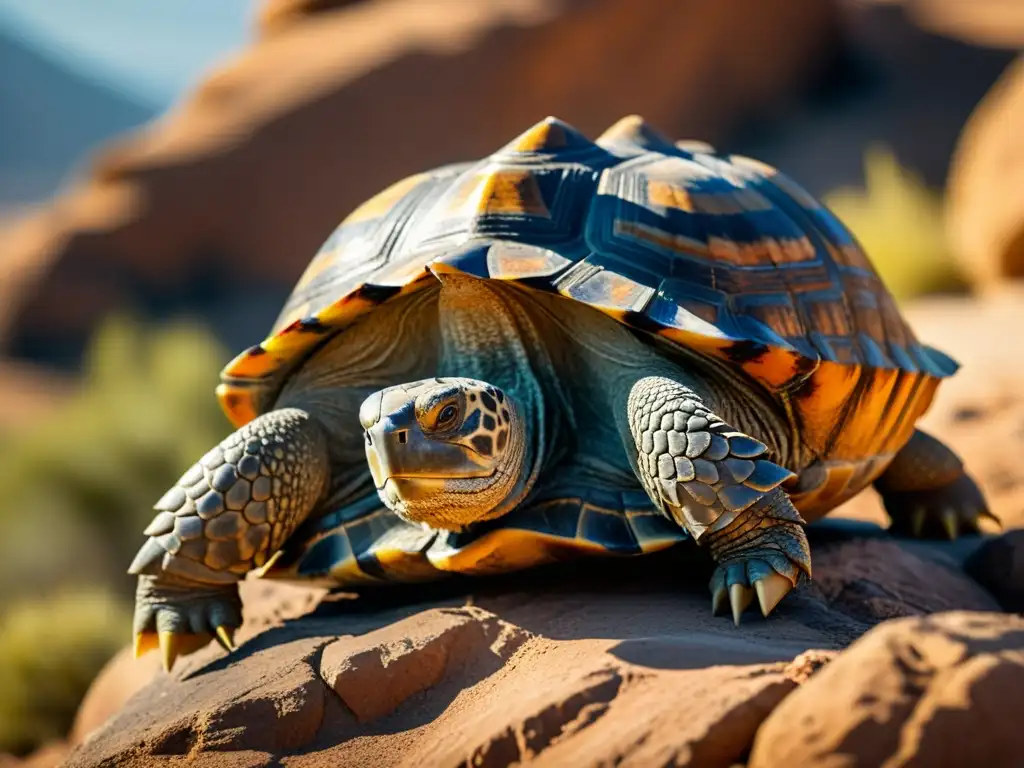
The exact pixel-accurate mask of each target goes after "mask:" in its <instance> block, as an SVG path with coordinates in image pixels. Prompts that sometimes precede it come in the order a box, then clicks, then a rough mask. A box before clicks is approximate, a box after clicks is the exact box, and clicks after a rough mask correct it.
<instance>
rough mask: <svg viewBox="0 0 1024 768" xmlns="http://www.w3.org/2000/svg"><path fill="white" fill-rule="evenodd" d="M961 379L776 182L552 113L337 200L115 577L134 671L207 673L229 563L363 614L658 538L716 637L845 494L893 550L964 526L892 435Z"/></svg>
mask: <svg viewBox="0 0 1024 768" xmlns="http://www.w3.org/2000/svg"><path fill="white" fill-rule="evenodd" d="M956 369H957V363H956V362H954V361H953V360H952V359H951V358H949V357H948V356H946V355H945V354H943V353H941V352H939V351H938V350H936V349H933V348H931V347H928V346H925V345H923V344H921V343H919V342H918V340H917V339H916V338H915V336H914V333H913V332H912V330H911V329H910V328H909V327H908V325H907V323H906V321H905V320H904V319H903V317H902V316H901V315H900V313H899V311H898V309H897V307H896V304H895V302H894V300H893V297H892V296H891V295H890V293H889V292H888V290H887V289H886V288H885V286H884V285H883V283H882V281H881V279H880V278H879V276H878V274H877V273H876V271H875V270H874V269H873V267H872V265H871V263H870V261H869V259H868V257H867V256H866V255H865V253H864V252H863V250H862V249H861V247H860V246H859V245H858V243H857V242H856V241H855V239H854V237H853V236H852V235H851V234H850V232H849V231H848V230H847V229H846V228H844V226H843V225H842V224H841V223H840V222H839V221H838V220H837V219H836V217H835V216H834V215H833V214H831V213H830V212H829V211H828V210H827V209H825V208H824V207H823V206H822V205H821V204H820V203H818V202H817V201H816V200H815V199H814V198H812V197H811V196H810V195H809V194H808V193H807V192H805V191H804V190H803V189H802V188H801V187H799V186H798V185H797V184H796V183H795V182H794V181H792V180H791V179H789V178H787V177H786V176H784V175H783V174H782V173H780V172H778V171H776V170H775V169H773V168H771V167H769V166H767V165H765V164H763V163H760V162H758V161H755V160H752V159H749V158H746V157H741V156H736V155H731V156H724V155H721V154H718V153H716V152H715V150H714V149H713V148H712V147H710V146H709V145H707V144H704V143H701V142H676V143H673V142H671V141H670V140H668V139H666V138H665V137H663V136H662V135H660V134H659V133H658V132H657V131H655V130H654V129H653V128H652V127H650V126H649V125H648V124H646V123H645V122H644V121H643V120H642V119H641V118H639V117H638V116H630V117H627V118H624V119H623V120H621V121H619V122H618V123H616V124H615V125H614V126H612V127H611V128H610V129H609V130H608V131H606V132H605V133H604V134H603V135H602V136H601V137H600V138H598V139H597V140H596V141H591V140H589V139H588V138H586V137H585V136H584V135H582V134H581V133H580V132H579V131H577V130H576V129H574V128H572V127H571V126H569V125H568V124H566V123H564V122H562V121H560V120H557V119H555V118H547V119H545V120H543V121H541V122H540V123H538V124H537V125H535V126H533V127H532V128H530V129H529V130H527V131H526V132H525V133H523V134H522V135H520V136H519V137H517V138H516V139H514V140H513V141H512V142H510V143H509V144H507V145H506V146H504V147H502V148H501V149H499V150H498V151H497V152H495V153H494V154H493V155H491V156H489V157H486V158H484V159H483V160H481V161H479V162H474V163H463V164H455V165H448V166H445V167H442V168H439V169H436V170H433V171H431V172H428V173H422V174H418V175H415V176H411V177H409V178H407V179H404V180H403V181H400V182H398V183H397V184H394V185H393V186H391V187H389V188H388V189H386V190H384V191H383V192H381V193H380V194H378V195H377V196H375V197H373V198H372V199H370V200H369V201H368V202H366V203H364V204H363V205H361V206H360V207H358V208H357V209H356V210H355V211H353V212H352V213H351V214H350V215H349V216H348V217H347V218H346V219H345V220H344V221H343V222H342V223H341V225H340V226H339V227H338V228H337V229H336V230H335V231H334V232H333V234H331V235H330V237H329V238H328V240H327V241H326V243H325V244H324V245H323V246H322V248H321V250H320V251H319V252H318V253H317V254H316V256H315V257H314V258H313V260H312V262H311V263H310V264H309V266H308V268H307V269H306V271H305V273H304V274H303V276H302V278H301V279H300V280H299V282H298V284H297V285H296V287H295V289H294V291H293V293H292V294H291V296H290V298H289V299H288V301H287V303H286V305H285V307H284V308H283V310H282V312H281V314H280V316H279V318H278V319H277V321H276V323H275V325H274V326H273V329H272V331H271V333H270V336H269V337H268V338H267V339H266V340H265V341H263V342H262V343H261V344H259V345H257V346H254V347H252V348H250V349H248V350H247V351H245V352H243V353H242V354H240V355H239V356H238V357H236V358H235V359H234V360H233V361H231V362H230V363H229V364H228V365H227V367H226V368H225V369H224V371H223V373H222V377H221V378H222V381H221V383H220V385H219V387H218V389H217V395H218V398H219V401H220V403H221V405H222V406H223V409H224V411H225V412H226V413H227V415H228V417H229V419H230V420H231V422H232V423H233V424H234V426H235V427H237V431H236V432H234V433H233V434H232V435H230V436H229V437H228V438H226V439H225V440H224V441H223V442H221V443H220V445H218V446H216V447H215V448H213V449H212V450H211V451H210V452H209V453H207V454H206V455H205V456H204V457H203V458H201V459H200V460H199V461H198V462H197V463H196V464H195V465H194V466H193V467H192V468H191V469H189V470H188V471H187V472H186V473H185V474H184V475H183V476H182V477H181V479H180V480H179V481H178V482H177V484H176V485H175V486H174V487H173V488H172V489H171V490H170V491H168V492H167V494H166V495H164V496H163V498H161V499H160V500H159V501H158V502H157V503H156V505H155V509H156V510H157V511H158V514H157V515H156V517H155V519H154V520H153V522H152V523H151V524H150V525H149V527H148V528H147V529H146V531H145V534H146V535H147V536H148V537H149V538H148V539H147V540H146V542H145V543H144V545H143V546H142V548H141V550H140V551H139V553H138V555H137V557H136V558H135V560H134V562H133V563H132V565H131V567H130V569H129V572H130V573H131V574H135V575H137V576H138V577H139V580H138V591H137V599H136V613H135V622H134V630H135V633H136V653H142V652H144V651H146V650H149V649H151V648H156V647H159V648H160V649H161V652H162V655H163V659H164V664H165V666H166V667H167V668H168V669H169V668H170V667H171V665H173V663H174V660H175V658H176V657H177V656H179V655H181V654H183V653H189V652H191V651H193V650H195V649H196V648H198V647H201V646H203V645H205V644H206V643H207V642H209V641H210V639H211V638H216V639H218V640H219V641H220V642H221V643H222V645H224V646H225V647H227V648H228V649H230V648H231V647H232V638H233V634H232V633H233V630H234V628H236V627H237V626H239V624H240V622H241V604H240V600H239V593H238V587H237V583H238V581H239V580H240V579H242V578H243V577H244V576H245V575H246V573H248V572H249V571H253V570H256V571H257V572H258V574H259V575H260V576H263V577H268V578H270V577H274V578H288V579H302V580H307V581H311V582H314V583H320V584H328V585H334V586H343V587H349V588H356V589H360V588H363V587H367V586H369V585H373V584H382V583H388V582H417V581H424V580H428V579H432V578H437V577H439V576H442V575H444V574H446V573H465V574H476V573H497V572H504V571H511V570H515V569H520V568H525V567H529V566H532V565H536V564H538V563H543V562H547V561H551V560H557V559H562V558H567V557H572V556H575V555H579V554H600V555H637V554H643V553H649V552H654V551H657V550H661V549H665V548H667V547H669V546H672V545H673V544H676V543H677V542H679V541H682V540H684V539H692V540H694V541H696V543H697V544H698V545H701V546H704V547H706V548H707V550H708V551H709V552H710V554H711V555H712V557H713V558H714V560H715V561H716V564H717V565H716V569H715V571H714V574H713V576H712V578H711V583H710V589H711V592H712V604H713V609H714V611H715V613H716V614H717V613H722V612H723V610H724V609H725V608H727V607H728V608H730V609H731V611H730V612H731V614H732V617H733V620H734V621H735V622H736V623H737V624H738V623H739V622H740V616H741V614H742V613H743V612H744V611H745V610H746V609H747V608H748V606H749V605H750V604H751V603H752V602H753V599H754V597H755V596H756V597H757V600H758V603H759V606H760V608H761V611H762V613H763V614H764V615H765V616H767V615H768V614H769V613H770V612H771V611H772V609H773V608H774V607H775V606H776V604H777V603H778V602H779V601H780V600H781V599H782V598H783V597H784V596H785V595H786V593H788V592H789V591H790V590H791V589H792V588H793V587H794V586H795V585H796V584H797V583H798V581H799V580H800V579H801V578H805V577H809V576H810V574H811V559H810V552H809V549H808V544H807V538H806V536H805V532H804V525H805V522H806V521H812V520H814V519H817V518H819V517H821V516H823V515H825V514H826V513H827V512H828V511H830V510H832V509H834V508H835V507H837V506H838V505H839V504H841V503H842V502H843V501H845V500H847V499H849V498H850V497H852V496H853V495H854V494H856V493H858V492H859V491H861V490H862V489H864V488H866V487H868V486H869V485H872V484H873V485H874V488H875V489H876V490H878V491H879V492H880V494H881V495H882V498H883V500H884V503H885V506H886V508H887V510H888V512H889V515H890V517H891V518H892V523H893V525H895V526H899V527H901V528H902V529H904V530H906V531H909V532H911V533H915V534H919V535H925V534H927V535H932V534H942V533H943V532H945V533H946V534H948V536H949V537H951V538H952V537H956V536H957V535H958V534H959V533H961V532H966V531H976V530H978V523H979V520H980V518H981V517H983V516H989V515H990V513H989V511H988V510H987V508H986V503H985V500H984V498H983V496H982V494H981V492H980V491H979V489H978V487H977V485H976V484H975V483H974V481H973V480H972V479H971V478H970V476H969V475H968V474H966V473H965V470H964V466H963V464H962V463H961V461H960V459H959V458H958V457H957V456H956V455H955V454H954V453H953V451H951V450H950V449H949V448H947V447H946V446H944V445H943V444H942V443H940V442H939V441H938V440H937V439H935V438H934V437H931V436H930V435H928V434H926V433H925V432H922V431H921V430H919V429H916V427H915V423H916V422H917V420H918V419H919V417H920V416H921V415H922V414H923V413H924V412H925V410H926V409H927V408H928V407H929V404H930V403H931V401H932V398H933V395H934V393H935V391H936V388H937V386H938V385H939V383H940V381H941V380H942V379H944V378H945V377H948V376H950V375H952V374H953V373H954V372H955V371H956Z"/></svg>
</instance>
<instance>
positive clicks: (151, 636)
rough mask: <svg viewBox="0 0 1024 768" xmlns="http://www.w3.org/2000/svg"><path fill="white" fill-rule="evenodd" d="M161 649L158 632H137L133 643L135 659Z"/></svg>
mask: <svg viewBox="0 0 1024 768" xmlns="http://www.w3.org/2000/svg"><path fill="white" fill-rule="evenodd" d="M159 647H160V641H159V639H157V636H156V632H136V633H135V642H134V643H133V647H132V651H133V653H134V655H135V658H136V659H138V658H141V657H142V656H144V655H146V654H147V653H149V652H150V651H155V650H156V649H157V648H159Z"/></svg>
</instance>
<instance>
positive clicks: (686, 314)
mask: <svg viewBox="0 0 1024 768" xmlns="http://www.w3.org/2000/svg"><path fill="white" fill-rule="evenodd" d="M443 271H461V272H465V273H469V274H473V275H476V276H479V277H484V278H490V279H500V280H507V281H513V282H518V283H520V284H523V285H525V286H528V287H529V288H531V289H534V290H542V291H550V292H556V293H559V294H561V295H563V296H565V297H568V298H570V299H574V300H576V301H580V302H583V303H585V304H588V305H590V306H591V307H594V308H595V309H597V310H599V311H601V312H604V313H606V314H608V315H610V316H611V317H613V318H615V319H616V320H618V321H619V322H621V323H623V324H625V325H627V326H629V327H631V328H634V329H636V330H637V331H639V332H641V333H645V334H654V335H657V336H660V337H662V338H663V339H665V340H667V341H669V342H671V344H674V345H679V346H682V347H685V348H687V349H688V350H690V351H696V352H698V353H700V354H703V355H706V356H708V357H710V358H714V359H717V360H720V361H722V362H723V363H725V364H727V365H731V366H733V367H735V369H737V370H739V371H741V372H743V373H744V374H746V375H747V376H749V377H750V378H751V379H753V380H755V381H757V382H759V383H760V384H761V385H762V386H763V387H764V388H765V389H766V390H768V391H769V392H771V393H773V394H774V395H775V396H776V397H777V398H778V399H779V401H780V402H781V403H782V405H783V406H784V408H785V410H786V412H787V414H788V416H789V419H790V422H791V424H792V425H793V429H794V430H797V431H798V432H799V435H800V437H801V444H802V445H803V446H804V447H805V448H806V450H808V451H810V452H811V453H812V454H813V455H815V456H817V457H826V458H828V459H830V460H835V462H837V464H836V466H839V467H840V469H839V470H836V471H833V469H832V468H830V469H829V470H828V471H827V472H826V473H825V474H827V475H828V477H827V478H826V479H827V481H828V483H827V484H828V485H829V486H830V487H831V486H835V489H834V491H830V492H829V493H826V494H824V495H823V496H822V497H821V505H822V506H824V505H825V504H826V503H831V502H830V501H829V500H832V501H835V500H838V499H840V498H841V494H842V490H843V488H845V487H846V486H847V485H849V486H850V487H851V488H852V487H853V485H854V483H852V482H851V480H850V477H849V476H848V475H849V473H851V472H857V473H858V475H860V474H861V473H863V472H864V471H867V472H868V473H869V474H877V472H879V471H881V469H883V468H884V465H885V461H887V459H888V457H891V456H892V455H893V454H894V453H895V451H896V450H898V449H899V447H901V446H902V445H903V444H905V443H906V441H907V440H908V439H909V438H910V435H911V434H912V431H913V429H914V423H915V422H916V421H917V419H918V417H919V416H920V415H922V414H923V412H924V411H925V410H926V409H927V407H928V406H929V404H930V402H931V399H932V395H933V394H934V391H935V389H936V387H937V385H938V382H939V381H940V380H941V379H942V378H943V377H946V376H949V375H951V374H952V373H953V372H954V371H955V370H956V367H957V365H956V363H955V362H954V361H952V360H951V359H950V358H948V357H946V356H945V355H943V354H942V353H940V352H938V351H936V350H934V349H931V348H929V347H926V346H923V345H921V344H920V343H918V341H917V339H916V338H915V336H914V334H913V332H912V331H911V329H910V328H909V327H908V325H907V323H906V322H905V321H904V319H903V317H902V316H901V315H900V313H899V311H898V309H897V307H896V304H895V302H894V300H893V298H892V296H891V295H890V293H889V292H888V290H887V289H886V288H885V286H884V285H883V283H882V281H881V279H880V278H879V276H878V274H877V273H876V272H875V270H874V268H873V267H872V265H871V263H870V261H869V260H868V258H867V256H866V255H865V254H864V252H863V250H862V249H861V248H860V246H859V245H858V244H857V242H856V241H855V239H854V238H853V236H852V235H851V234H850V232H849V231H848V230H847V229H846V228H845V227H844V226H843V225H842V224H841V223H840V222H839V221H838V220H837V219H836V218H835V216H833V215H832V214H831V213H830V212H829V211H827V210H826V209H825V208H824V207H823V206H822V205H821V204H819V203H818V202H816V201H815V200H814V199H813V198H812V197H811V196H810V195H809V194H808V193H807V192H805V191H804V190H803V189H801V188H800V187H799V186H798V185H797V184H796V183H794V182H793V181H792V180H790V179H788V178H787V177H786V176H784V175H783V174H781V173H779V172H778V171H776V170H775V169H773V168H771V167H769V166H767V165H765V164H763V163H760V162H758V161H755V160H751V159H749V158H745V157H740V156H735V155H732V156H728V157H724V156H721V155H718V154H716V153H715V152H714V150H713V149H712V148H711V147H709V146H708V145H706V144H702V143H698V142H679V143H676V144H673V143H671V142H670V141H668V140H667V139H665V138H663V137H662V136H660V135H658V134H657V133H656V132H655V131H653V130H652V129H651V128H650V127H649V126H647V125H646V124H645V123H644V122H643V121H642V120H641V119H640V118H638V117H635V116H634V117H627V118H624V119H623V120H621V121H619V122H618V123H617V124H616V125H614V126H613V127H612V128H610V129H609V130H608V131H607V132H605V133H604V134H603V135H602V136H601V137H600V138H599V139H597V141H596V142H592V141H590V140H589V139H587V138H586V137H584V136H583V135H581V134H580V133H579V132H577V131H576V130H575V129H573V128H571V127H570V126H568V125H567V124H565V123H563V122H561V121H559V120H556V119H554V118H548V119H546V120H544V121H542V122H540V123H538V124H537V125H535V126H533V127H532V128H530V129H529V130H528V131H526V132H525V133H523V134H522V135H521V136H519V137H518V138H516V139H515V140H513V141H512V142H510V143H509V144H507V145H506V146H504V147H503V148H501V149H500V150H498V151H497V152H495V153H494V154H493V155H491V156H489V157H487V158H485V159H483V160H481V161H479V162H476V163H467V164H459V165H451V166H447V167H444V168H440V169H437V170H435V171H432V172H429V173H423V174H419V175H415V176H411V177H409V178H407V179H404V180H403V181H400V182H398V183H397V184H394V185H393V186H391V187H389V188H388V189H386V190H384V191H383V192H381V193H380V194H378V195H377V196H375V197H373V198H372V199H370V200H369V201H368V202H366V203H364V204H363V205H362V206H360V207H359V208H357V209H356V210H355V211H353V212H352V213H351V214H350V215H349V216H348V217H347V218H346V219H345V220H344V221H343V222H342V223H341V225H340V226H339V227H338V228H337V229H336V230H335V231H334V233H333V234H331V236H330V237H329V238H328V240H327V242H326V243H325V244H324V245H323V247H322V248H321V250H320V251H319V252H318V253H317V255H316V256H315V257H314V258H313V260H312V262H311V263H310V265H309V266H308V268H307V269H306V272H305V273H304V274H303V276H302V278H301V279H300V280H299V283H298V285H296V287H295V290H294V292H293V293H292V295H291V297H290V299H289V300H288V302H287V304H286V306H285V307H284V309H283V311H282V313H281V315H280V317H279V318H278V320H277V322H276V323H275V325H274V328H273V330H272V332H271V335H270V336H269V337H268V338H267V339H266V340H265V341H263V342H262V343H261V344H259V345H257V346H255V347H252V348H250V349H249V350H247V351H245V352H243V353H242V354H241V355H239V356H238V357H237V358H235V359H234V360H233V361H231V363H229V364H228V366H227V367H226V368H225V369H224V371H223V373H222V384H221V385H220V387H219V388H218V396H219V398H220V402H221V404H222V406H223V408H224V410H225V412H226V413H227V415H228V417H229V418H230V419H231V421H232V422H233V423H234V424H235V425H236V426H241V425H242V424H244V423H246V422H247V421H249V420H250V419H252V418H254V417H255V416H256V415H258V414H260V413H262V412H264V411H266V410H267V409H269V408H271V407H273V402H274V399H275V397H276V395H277V393H278V392H279V391H280V388H281V386H282V383H283V382H284V380H285V379H286V377H287V376H288V374H289V372H290V371H292V370H293V369H294V368H295V367H296V366H298V365H300V364H301V362H302V361H303V360H305V359H306V357H307V356H308V355H310V354H311V353H312V351H314V350H315V349H316V348H318V347H319V346H320V345H321V344H323V343H324V342H325V341H326V340H327V339H328V338H329V337H331V336H332V335H333V334H336V333H338V332H340V331H341V330H342V329H344V328H345V327H346V326H349V325H350V324H352V323H353V322H355V321H356V320H357V319H359V318H360V317H362V316H364V315H365V314H366V313H368V312H370V311H371V310H372V309H373V308H374V307H375V306H377V305H380V304H383V303H384V302H388V301H392V300H394V299H395V298H396V297H399V296H403V295H408V294H411V293H413V292H415V291H418V290H421V289H423V288H424V287H426V286H428V285H430V284H432V283H433V282H434V280H435V279H436V278H435V275H436V274H438V273H440V272H443ZM871 457H881V460H880V461H878V462H876V463H875V464H874V465H871V466H869V467H868V469H867V470H864V464H865V460H866V459H870V458H871ZM843 462H846V463H847V464H848V465H849V466H848V468H847V469H842V467H843V466H844V464H843ZM857 462H860V464H859V465H858V464H857ZM869 463H870V462H869ZM858 467H859V468H858ZM844 473H846V475H844ZM861 480H863V478H861ZM818 481H821V482H824V481H823V480H822V479H821V478H818ZM818 481H816V482H818ZM820 484H821V483H820V482H819V485H820ZM863 484H864V483H863V482H858V483H856V485H858V486H859V487H863ZM798 506H799V505H798Z"/></svg>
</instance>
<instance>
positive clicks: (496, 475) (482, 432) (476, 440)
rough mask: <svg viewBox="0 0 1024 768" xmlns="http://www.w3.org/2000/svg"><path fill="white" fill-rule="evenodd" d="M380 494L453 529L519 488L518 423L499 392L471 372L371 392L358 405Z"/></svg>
mask: <svg viewBox="0 0 1024 768" xmlns="http://www.w3.org/2000/svg"><path fill="white" fill-rule="evenodd" d="M359 420H360V422H361V423H362V426H363V429H364V430H365V431H366V440H365V442H366V458H367V461H368V462H369V464H370V472H371V474H372V475H373V480H374V483H375V484H376V486H377V492H378V493H379V494H380V497H381V500H382V501H383V502H384V504H385V505H387V507H388V508H389V509H390V510H391V511H393V512H394V513H395V514H397V515H398V516H399V517H402V518H403V519H405V520H408V521H410V522H415V523H425V524H427V525H429V526H430V527H432V528H441V529H449V530H458V529H460V528H462V527H463V526H465V525H467V524H469V523H472V522H476V521H478V520H486V519H488V518H491V517H496V516H498V515H499V514H501V512H497V513H496V512H495V510H498V509H499V507H501V506H502V502H503V501H504V500H505V498H506V497H507V496H508V495H509V494H510V493H511V492H512V490H513V488H514V487H516V484H517V480H518V478H519V474H520V472H521V470H522V464H523V455H524V453H525V436H524V432H523V425H522V423H521V420H520V419H519V417H518V413H517V410H516V407H515V404H514V403H513V402H512V400H511V398H509V397H508V396H507V395H506V394H505V393H504V392H502V391H501V390H500V389H498V388H497V387H494V386H491V385H490V384H488V383H486V382H483V381H477V380H475V379H461V378H450V379H448V378H446V379H426V380H424V381H417V382H413V383H411V384H401V385H399V386H396V387H389V388H387V389H384V390H381V391H379V392H375V393H374V394H372V395H370V397H368V398H367V399H366V400H365V401H364V402H363V404H362V407H361V408H360V409H359Z"/></svg>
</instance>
